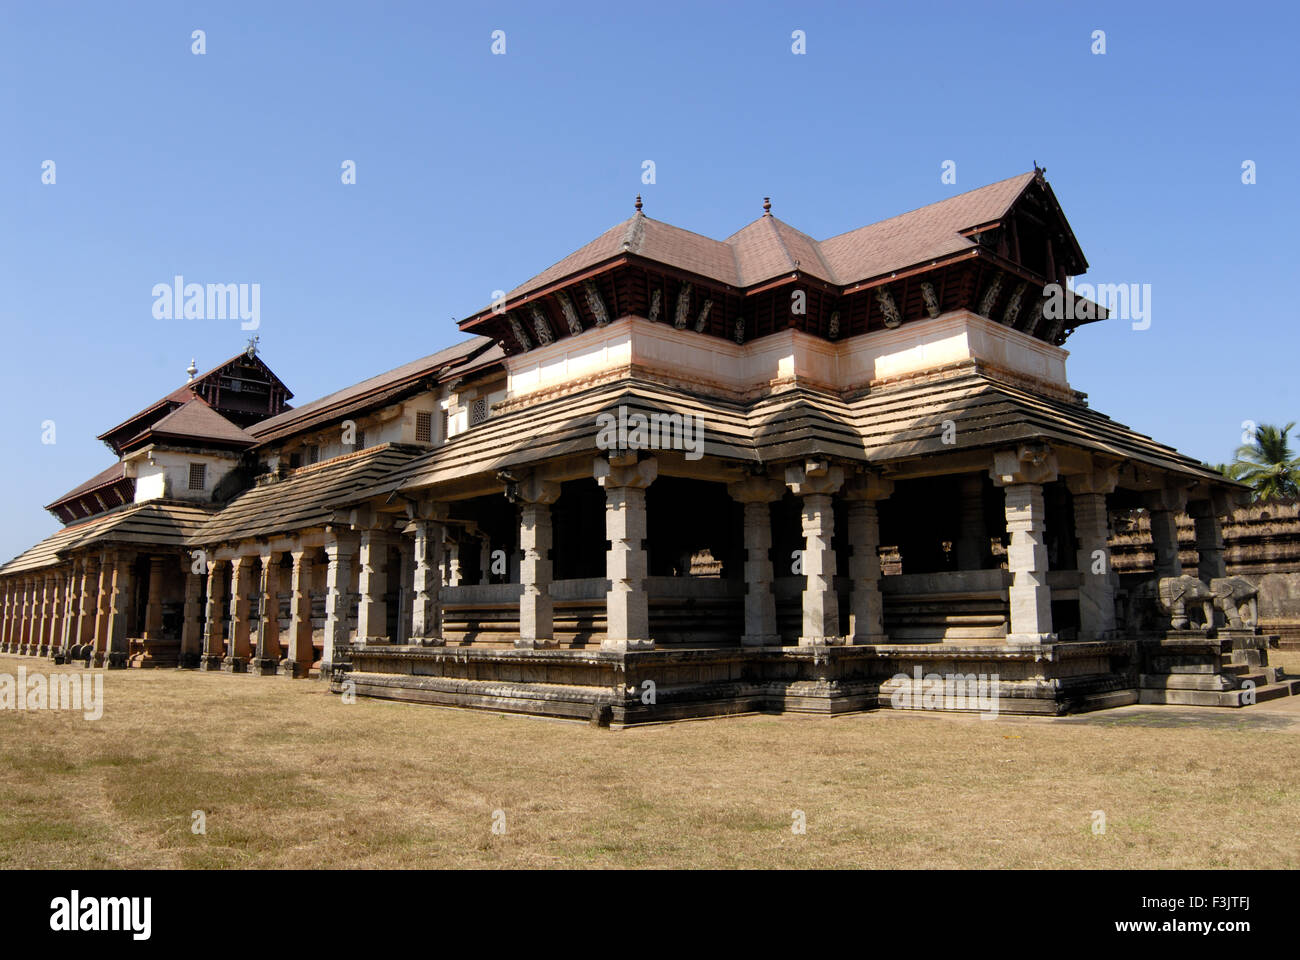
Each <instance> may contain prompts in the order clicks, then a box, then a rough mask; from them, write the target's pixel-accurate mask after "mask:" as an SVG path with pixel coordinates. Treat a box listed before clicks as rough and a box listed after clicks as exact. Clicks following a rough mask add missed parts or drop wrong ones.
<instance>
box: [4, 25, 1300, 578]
mask: <svg viewBox="0 0 1300 960" xmlns="http://www.w3.org/2000/svg"><path fill="white" fill-rule="evenodd" d="M1294 10H1295V7H1294V6H1292V5H1281V4H1278V5H1270V4H1249V5H1241V6H1235V7H1225V6H1221V5H1216V6H1213V7H1211V6H1208V5H1206V6H1198V5H1197V4H1187V3H1180V4H1177V5H1174V4H1134V3H1131V2H1129V3H1113V4H1112V3H1088V4H1068V3H1041V2H1039V3H977V2H969V0H968V2H962V3H935V4H924V3H913V2H907V3H853V4H842V5H841V4H807V3H783V4H777V3H769V4H745V5H741V4H721V3H717V4H714V3H681V4H677V3H655V4H649V5H638V4H610V3H597V4H584V5H578V4H538V3H524V4H517V5H514V4H494V5H488V4H482V5H479V4H458V5H435V4H423V3H419V4H417V3H402V4H398V3H385V4H370V3H347V4H336V3H311V4H305V3H282V2H276V3H229V2H223V3H219V4H215V3H214V4H187V3H134V2H132V3H114V4H104V3H76V4H69V3H53V2H41V3H15V2H12V0H4V2H2V3H0V285H2V288H3V294H2V295H0V323H2V324H3V328H4V331H5V334H6V337H5V342H6V348H7V349H6V357H7V363H6V364H5V369H4V375H3V378H0V410H3V411H4V412H5V413H6V415H7V420H8V429H6V430H4V431H2V432H0V456H2V457H3V459H4V462H5V464H6V465H7V469H5V470H4V472H3V475H2V476H3V480H2V481H0V482H3V484H4V489H3V499H4V503H5V510H6V518H5V519H6V522H5V523H4V524H3V525H2V526H0V557H5V558H7V557H9V556H13V555H14V554H16V553H18V552H19V551H21V550H23V549H25V548H26V547H27V546H29V545H30V544H32V543H33V542H35V541H36V540H38V539H40V538H41V537H43V536H45V535H47V534H49V533H51V532H53V530H54V529H56V527H57V523H56V521H54V519H53V518H52V517H50V516H49V515H48V514H46V513H45V512H44V511H43V510H42V509H41V507H42V505H43V504H45V503H47V502H49V501H50V500H52V499H54V498H55V497H56V496H58V495H59V494H62V493H63V492H65V491H66V490H68V489H70V488H72V487H73V486H76V485H77V484H79V483H80V482H82V481H83V480H85V479H86V478H88V477H89V476H91V475H92V474H94V473H96V472H98V471H99V470H101V469H103V468H104V467H106V466H108V465H109V464H110V463H111V462H112V459H113V458H112V455H111V453H110V452H109V451H108V450H107V448H105V447H104V446H103V445H102V444H100V443H99V442H98V441H96V440H95V439H94V437H95V436H96V435H97V434H98V433H100V432H102V431H103V430H105V429H107V428H108V427H109V426H112V425H114V424H116V423H117V422H119V421H121V420H122V419H124V418H125V417H126V416H128V415H129V414H131V413H133V412H135V411H136V410H137V409H139V408H141V407H143V406H145V405H147V404H148V403H150V402H151V401H153V400H155V399H157V398H158V397H160V396H162V395H163V394H165V393H166V392H168V391H170V390H172V389H174V388H175V387H176V386H179V385H180V383H182V382H183V381H184V372H183V371H184V368H185V366H186V365H187V364H188V363H189V360H190V357H191V356H193V357H195V358H196V359H197V362H198V365H199V366H200V368H203V369H207V368H208V367H210V366H213V365H215V364H216V363H218V362H220V361H221V360H224V359H225V358H226V357H228V356H230V355H233V354H235V353H237V352H238V351H239V350H240V349H241V348H242V347H243V345H244V342H245V340H246V338H247V336H248V334H246V333H244V332H243V331H241V330H240V329H239V324H238V322H237V321H212V320H203V321H195V320H189V321H186V320H156V319H155V318H154V317H153V314H152V305H153V298H152V295H151V290H152V287H153V285H154V284H156V283H160V282H164V283H165V282H170V280H171V278H172V277H173V276H174V275H175V274H178V273H179V274H183V275H184V276H185V277H186V278H187V279H188V280H192V281H197V282H221V283H240V282H249V283H252V282H256V283H259V284H260V285H261V296H262V302H261V329H260V330H258V331H257V332H258V334H259V335H260V337H261V348H262V356H263V358H264V359H265V360H266V361H267V362H268V363H269V364H270V365H271V367H272V368H273V369H275V370H276V371H277V372H278V373H279V374H280V376H281V377H282V379H284V380H285V382H286V383H287V384H288V385H289V387H290V389H291V390H293V391H294V393H295V394H296V401H297V402H299V403H302V402H306V401H308V400H310V399H312V398H313V397H316V396H319V395H321V394H323V393H326V392H329V391H331V390H334V389H337V388H339V387H341V386H344V385H346V384H348V383H352V382H355V381H357V380H360V379H363V378H365V377H367V376H370V375H372V374H374V373H378V372H380V371H383V370H386V369H389V368H391V367H393V366H397V365H398V364H400V363H403V362H405V361H407V360H410V359H413V358H415V357H418V356H422V355H424V354H427V353H431V352H433V351H435V350H437V349H439V348H440V347H443V346H446V345H447V344H449V343H451V342H454V341H455V340H457V339H459V338H460V334H459V332H458V331H457V329H456V327H455V324H454V322H453V320H454V318H459V317H464V316H466V315H467V314H469V313H471V312H472V311H474V310H476V309H478V308H479V307H481V306H483V305H484V304H485V303H486V302H487V301H488V300H489V299H490V298H491V293H492V291H493V290H494V289H497V288H505V289H509V288H510V287H512V286H514V285H515V284H517V283H519V282H520V281H522V280H524V279H526V278H527V277H529V276H531V275H532V274H534V273H536V272H538V271H540V270H541V269H543V268H544V267H546V266H548V265H549V264H551V263H552V262H554V261H555V260H558V259H559V258H561V257H562V256H564V255H565V254H566V253H568V252H570V251H571V250H573V249H575V248H577V247H578V246H580V245H582V244H583V243H585V242H586V241H588V240H590V239H591V238H592V237H594V236H596V235H597V234H598V233H600V232H601V231H602V230H604V229H606V228H607V227H609V226H610V225H612V224H614V223H616V222H618V221H620V220H622V219H624V218H625V217H627V216H628V215H630V213H631V212H632V200H633V197H634V195H635V194H637V193H638V192H639V193H641V194H643V195H644V197H645V210H646V213H647V214H648V215H650V216H653V217H656V218H658V219H661V220H666V221H668V222H671V223H674V224H676V225H678V226H681V227H685V228H687V229H690V230H694V231H697V232H699V233H704V234H707V235H710V236H714V237H718V238H722V237H725V236H727V235H729V234H730V233H732V232H733V231H735V230H736V229H738V228H739V227H741V226H743V225H744V224H745V223H748V222H749V221H750V220H752V219H754V218H755V217H757V216H758V215H759V214H760V213H761V212H762V211H761V204H762V198H763V197H764V196H771V197H772V202H773V212H774V213H775V214H776V215H777V216H779V217H781V218H782V219H784V220H786V221H787V222H789V223H791V224H793V225H795V226H796V227H798V228H799V229H801V230H803V231H805V232H807V233H809V234H811V235H812V236H814V237H817V238H825V237H827V236H831V235H834V234H837V233H840V232H843V231H845V230H849V229H852V228H854V227H858V226H861V225H863V224H865V223H869V222H871V221H874V220H878V219H881V218H883V217H887V216H891V215H893V214H896V213H899V212H902V211H904V210H908V209H911V208H914V207H917V206H921V205H923V204H925V203H929V202H932V201H934V200H938V199H941V198H943V197H945V196H949V195H951V194H953V193H957V192H961V191H964V190H968V189H971V188H973V187H976V186H980V185H982V184H984V183H988V182H992V181H995V180H1000V179H1002V178H1004V177H1008V176H1011V175H1014V174H1016V173H1019V172H1022V171H1025V170H1028V169H1030V168H1031V166H1032V164H1033V162H1034V161H1037V162H1038V163H1039V164H1041V165H1044V166H1046V167H1047V176H1048V179H1049V180H1050V181H1051V183H1052V185H1053V187H1054V189H1055V190H1056V193H1057V196H1058V198H1059V199H1060V201H1061V203H1062V205H1063V207H1064V209H1065V212H1066V215H1067V216H1068V217H1069V219H1070V221H1071V224H1072V225H1073V227H1074V229H1075V232H1076V234H1077V236H1078V238H1079V241H1080V243H1081V245H1082V247H1083V249H1084V252H1085V254H1086V255H1087V257H1088V259H1089V262H1090V264H1091V270H1090V271H1089V273H1088V274H1087V275H1086V276H1085V277H1084V278H1083V279H1084V280H1092V281H1097V282H1114V283H1149V284H1151V288H1152V303H1151V307H1152V323H1151V328H1150V329H1148V330H1143V331H1134V330H1133V329H1132V328H1131V326H1130V324H1129V323H1127V322H1123V321H1114V322H1108V323H1102V324H1095V325H1092V326H1090V327H1085V328H1084V329H1082V330H1081V331H1079V332H1078V333H1077V334H1076V335H1075V336H1074V337H1073V338H1072V339H1071V340H1070V342H1069V344H1068V349H1069V350H1070V351H1071V356H1070V360H1069V371H1070V378H1071V381H1072V383H1073V385H1074V387H1075V388H1076V389H1079V390H1083V391H1086V392H1087V393H1088V394H1089V395H1090V402H1091V404H1092V405H1093V406H1094V407H1095V408H1097V409H1099V410H1101V411H1103V412H1105V413H1107V414H1108V415H1110V416H1111V417H1113V418H1115V419H1116V420H1119V421H1121V422H1124V423H1127V424H1129V425H1131V426H1133V427H1135V428H1136V429H1139V430H1141V431H1143V432H1146V433H1150V434H1152V435H1154V436H1156V437H1157V438H1158V439H1160V440H1162V441H1164V442H1167V443H1172V444H1173V445H1175V446H1177V447H1179V448H1180V449H1181V450H1183V451H1185V452H1187V453H1189V454H1191V455H1193V456H1196V457H1198V458H1201V459H1205V460H1210V461H1220V460H1225V459H1230V457H1231V454H1232V451H1233V448H1234V447H1235V446H1236V444H1237V443H1238V442H1239V439H1240V433H1241V423H1242V421H1243V420H1248V419H1249V420H1255V421H1260V422H1286V421H1288V420H1289V419H1291V418H1293V417H1294V418H1297V419H1300V402H1297V388H1296V386H1295V381H1294V378H1293V377H1292V376H1291V371H1292V366H1293V363H1294V355H1295V348H1296V343H1297V338H1296V334H1295V332H1294V331H1295V326H1296V322H1297V317H1296V306H1295V298H1294V296H1293V294H1292V293H1291V291H1290V289H1289V288H1290V286H1291V284H1292V282H1293V276H1294V264H1295V256H1296V247H1297V245H1296V243H1295V241H1294V239H1293V235H1292V229H1293V228H1292V222H1293V221H1294V219H1295V214H1296V213H1297V207H1298V204H1297V199H1298V198H1300V186H1297V180H1296V176H1295V172H1294V164H1295V161H1296V158H1297V156H1298V155H1300V153H1298V150H1297V148H1298V146H1300V144H1297V125H1296V104H1297V99H1298V97H1297V94H1298V93H1300V90H1298V89H1297V86H1298V84H1297V75H1298V71H1297V68H1296V66H1295V63H1296V56H1295V52H1294V49H1293V42H1294V37H1295V35H1296V28H1297V22H1296V21H1297V15H1296V13H1295V12H1294ZM195 29H202V30H203V31H205V35H206V53H205V54H204V55H202V56H196V55H194V54H193V53H192V52H191V45H192V42H193V41H192V40H191V33H192V31H193V30H195ZM494 30H503V31H505V36H506V53H505V55H504V56H494V55H493V54H492V53H491V49H490V48H491V44H492V40H491V34H492V32H493V31H494ZM794 30H803V31H805V34H806V38H807V40H806V44H807V53H806V54H804V55H801V56H798V55H794V54H793V53H792V52H791V43H792V40H791V33H792V31H794ZM1094 30H1104V31H1105V34H1106V53H1105V54H1104V55H1100V56H1099V55H1095V54H1093V53H1092V52H1091V49H1090V48H1091V46H1092V42H1093V41H1092V39H1091V35H1092V32H1093V31H1094ZM647 159H649V160H653V161H654V162H655V165H656V183H654V184H653V185H646V184H643V183H642V182H641V171H642V162H643V161H644V160H647ZM46 160H53V161H55V164H56V168H55V169H56V183H55V184H53V185H46V184H42V182H41V174H42V163H43V162H44V161H46ZM345 160H352V161H355V163H356V170H357V183H356V184H355V185H351V186H344V185H343V184H342V183H341V182H340V165H341V164H342V162H343V161H345ZM945 160H953V161H955V163H956V169H957V184H956V185H955V186H952V185H947V184H943V183H941V181H940V174H941V172H942V170H941V165H942V164H943V162H944V161H945ZM1244 160H1252V161H1254V162H1255V164H1256V169H1257V181H1258V182H1257V183H1255V184H1254V185H1249V186H1248V185H1244V184H1243V183H1242V182H1241V164H1242V162H1243V161H1244ZM46 420H53V421H54V422H55V425H56V442H55V443H54V444H42V443H41V437H42V422H43V421H46Z"/></svg>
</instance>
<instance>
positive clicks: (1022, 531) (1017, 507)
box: [991, 444, 1057, 643]
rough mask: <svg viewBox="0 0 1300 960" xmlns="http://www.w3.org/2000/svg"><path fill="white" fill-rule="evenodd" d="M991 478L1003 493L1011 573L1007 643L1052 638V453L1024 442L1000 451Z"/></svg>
mask: <svg viewBox="0 0 1300 960" xmlns="http://www.w3.org/2000/svg"><path fill="white" fill-rule="evenodd" d="M991 474H992V476H993V482H994V483H995V484H997V485H998V486H1000V487H1002V488H1003V492H1004V495H1005V497H1006V515H1007V532H1008V533H1009V534H1011V543H1010V545H1009V546H1008V547H1007V568H1008V570H1009V571H1010V572H1011V589H1010V595H1011V618H1010V619H1011V625H1010V629H1009V631H1008V632H1007V642H1008V643H1048V642H1054V641H1055V640H1056V639H1057V638H1056V634H1054V633H1053V632H1052V590H1051V588H1050V587H1049V586H1048V585H1047V542H1046V539H1045V537H1044V533H1045V530H1046V511H1045V509H1044V507H1043V484H1045V483H1050V482H1051V481H1053V480H1055V479H1056V477H1057V463H1056V455H1055V454H1054V453H1053V452H1052V451H1051V449H1050V448H1048V447H1047V446H1045V445H1041V444H1026V445H1023V446H1021V447H1018V448H1016V449H1014V450H1003V451H999V452H998V453H996V454H995V455H994V458H993V469H992V471H991Z"/></svg>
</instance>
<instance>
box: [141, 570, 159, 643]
mask: <svg viewBox="0 0 1300 960" xmlns="http://www.w3.org/2000/svg"><path fill="white" fill-rule="evenodd" d="M162 595H163V558H162V557H160V556H152V557H150V558H149V599H148V601H147V603H146V604H145V608H144V639H145V640H161V639H162V633H163V597H162Z"/></svg>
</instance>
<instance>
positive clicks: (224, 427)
mask: <svg viewBox="0 0 1300 960" xmlns="http://www.w3.org/2000/svg"><path fill="white" fill-rule="evenodd" d="M163 438H179V439H185V440H201V441H209V442H216V443H223V444H231V445H233V446H252V445H253V444H254V443H256V442H257V441H256V440H255V439H254V438H253V436H252V435H251V434H249V433H248V432H247V431H245V430H243V429H241V428H240V427H238V426H236V425H235V424H233V423H231V422H230V421H229V420H227V419H226V418H225V417H223V416H222V415H221V414H219V413H217V411H215V410H213V409H212V407H211V406H210V405H209V404H208V402H207V401H206V400H204V399H203V398H202V397H198V396H193V395H191V397H190V398H189V399H188V400H186V401H185V402H184V403H183V404H181V405H180V406H179V407H177V408H176V409H175V410H173V411H172V412H171V413H169V414H167V415H166V416H165V417H163V418H162V419H161V420H158V421H157V422H155V423H153V424H152V425H151V426H149V427H146V428H145V429H144V430H143V431H141V432H140V433H138V434H136V435H135V436H134V437H132V438H131V439H130V440H127V441H124V442H123V444H122V445H123V447H126V446H132V445H134V444H136V443H138V442H139V441H141V440H154V439H163Z"/></svg>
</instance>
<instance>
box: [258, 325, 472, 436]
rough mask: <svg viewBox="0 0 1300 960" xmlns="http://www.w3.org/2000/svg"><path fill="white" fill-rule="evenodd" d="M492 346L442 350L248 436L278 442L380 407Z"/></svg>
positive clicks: (271, 420)
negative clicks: (445, 368)
mask: <svg viewBox="0 0 1300 960" xmlns="http://www.w3.org/2000/svg"><path fill="white" fill-rule="evenodd" d="M493 345H494V341H493V340H492V339H491V338H489V337H470V338H469V339H468V340H464V341H462V342H460V343H457V344H455V345H453V346H450V347H448V348H447V349H445V350H439V351H438V352H437V353H432V354H430V355H429V356H427V357H421V358H420V359H419V360H412V361H411V362H410V363H404V364H402V365H401V366H400V367H395V368H394V369H392V370H389V371H388V372H387V373H381V374H379V375H378V376H374V377H371V378H370V379H368V380H362V381H361V382H360V383H356V384H353V385H352V386H350V387H344V388H343V389H342V390H336V391H335V392H334V393H330V394H326V395H325V396H323V397H321V398H320V399H319V400H313V401H311V402H310V403H304V404H303V405H302V406H300V407H295V408H294V409H293V410H289V411H286V412H285V413H281V414H279V415H277V416H274V417H271V418H269V419H267V420H263V421H261V422H260V423H255V424H253V425H252V426H251V427H249V428H248V432H249V434H251V435H252V436H253V437H254V438H256V440H257V441H258V442H260V443H266V442H268V441H270V440H277V439H281V438H283V437H286V436H289V435H291V434H293V433H297V432H298V431H300V430H306V429H309V428H310V427H312V426H315V425H317V424H320V423H324V422H328V421H329V420H331V419H334V418H337V417H341V416H344V415H345V414H347V413H349V412H351V411H353V410H356V409H358V408H359V407H364V406H370V405H374V404H376V403H381V402H383V400H384V399H386V398H387V397H389V396H391V395H395V394H396V393H400V392H401V391H402V390H404V389H406V388H407V387H409V386H410V385H411V384H412V383H413V382H415V381H418V380H419V379H420V378H422V377H426V376H428V375H430V374H432V373H436V372H437V371H438V370H440V369H442V368H443V367H446V366H448V365H450V364H460V363H464V362H467V361H469V360H471V359H473V358H475V357H477V356H478V355H480V354H483V353H485V352H487V351H488V349H489V348H490V347H492V346H493Z"/></svg>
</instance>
